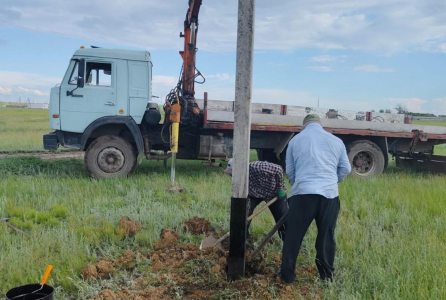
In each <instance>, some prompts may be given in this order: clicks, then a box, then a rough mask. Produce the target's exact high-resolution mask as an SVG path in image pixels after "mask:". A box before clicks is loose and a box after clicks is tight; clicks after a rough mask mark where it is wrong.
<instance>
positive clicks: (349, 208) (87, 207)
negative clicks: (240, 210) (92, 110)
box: [0, 158, 446, 299]
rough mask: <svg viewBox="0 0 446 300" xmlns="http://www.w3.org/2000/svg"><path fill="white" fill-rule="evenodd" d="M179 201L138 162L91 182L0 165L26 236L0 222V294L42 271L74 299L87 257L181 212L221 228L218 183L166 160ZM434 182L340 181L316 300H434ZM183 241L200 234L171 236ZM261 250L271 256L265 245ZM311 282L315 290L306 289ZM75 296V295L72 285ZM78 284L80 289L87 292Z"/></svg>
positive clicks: (76, 167)
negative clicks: (173, 170) (329, 276)
mask: <svg viewBox="0 0 446 300" xmlns="http://www.w3.org/2000/svg"><path fill="white" fill-rule="evenodd" d="M177 172H178V173H177V174H178V184H179V185H181V186H183V187H184V188H185V190H186V192H185V193H184V194H179V195H171V194H169V193H166V192H165V189H166V187H167V185H168V182H169V172H168V170H164V168H163V166H162V164H161V163H160V162H145V163H143V164H142V165H140V166H139V167H138V169H137V172H136V174H135V175H134V176H133V177H131V178H128V179H115V180H106V181H96V180H93V179H90V178H89V177H88V176H87V174H86V172H85V171H84V166H83V163H82V161H81V160H64V161H54V162H51V161H41V160H40V159H37V158H8V159H3V160H0V176H1V177H2V181H1V182H0V212H1V217H6V216H9V217H12V219H11V222H12V223H13V224H14V225H16V226H19V227H21V228H22V229H24V230H26V231H27V232H28V233H29V234H31V235H32V238H31V239H26V238H24V237H23V236H21V235H19V234H17V233H15V232H13V231H11V230H10V229H7V228H6V226H0V243H1V244H2V249H3V250H2V255H1V256H0V282H1V284H0V294H1V293H4V292H5V291H6V290H7V289H9V288H11V287H14V286H17V285H20V284H25V283H30V282H38V281H39V278H40V276H41V274H42V272H43V271H44V269H45V267H46V265H47V264H50V263H51V264H53V265H54V266H55V270H54V272H53V274H52V276H51V279H50V285H52V286H55V287H57V295H58V298H59V299H83V298H84V297H86V296H91V295H92V294H93V293H94V292H95V291H96V290H95V288H94V284H93V283H88V282H84V281H83V280H81V279H80V277H79V271H80V269H81V268H82V267H83V266H84V265H85V264H87V263H89V262H94V261H96V259H97V257H100V256H107V257H117V256H119V255H120V254H121V253H122V252H123V251H124V250H126V249H137V248H138V249H150V248H151V247H152V246H153V242H154V240H156V239H158V236H159V233H160V231H161V229H162V228H167V227H176V228H178V229H180V227H181V226H180V225H181V222H182V221H184V220H186V219H188V218H191V217H193V216H200V217H205V218H207V219H209V220H210V221H211V222H212V224H213V225H214V226H218V227H222V228H224V229H228V228H229V209H230V188H231V184H230V178H229V177H228V176H227V175H225V174H223V173H222V170H221V169H215V168H209V167H203V166H201V164H200V163H199V162H193V161H192V162H191V161H181V162H179V164H178V170H177ZM445 184H446V179H445V177H444V176H434V175H423V174H411V173H409V174H407V173H402V172H400V171H398V170H396V169H394V168H393V167H391V168H390V169H389V170H388V171H387V172H386V174H384V175H382V176H380V177H378V178H373V179H370V180H359V179H352V178H349V179H347V180H346V181H345V182H344V183H342V184H341V186H340V187H341V188H340V194H341V200H342V202H341V203H342V204H341V206H342V208H341V213H340V216H339V221H338V227H337V240H338V252H337V258H336V267H337V271H338V277H337V281H336V282H335V283H334V284H331V285H328V286H326V287H324V288H323V291H324V298H326V299H440V298H442V297H445V296H446V290H445V287H446V272H445V270H446V252H445V251H444V249H445V248H446V240H445V239H444V236H446V202H445V201H443V200H444V199H446V190H445V189H444V185H445ZM122 216H128V217H130V218H131V219H134V220H138V221H141V222H142V224H143V228H144V229H143V231H141V232H140V233H138V234H137V235H136V237H135V238H124V239H123V238H122V235H120V233H119V232H118V231H116V230H115V228H116V226H117V224H118V222H119V219H120V218H121V217H122ZM272 225H273V219H272V217H271V215H270V214H269V213H265V214H262V215H261V216H260V217H259V218H258V219H256V220H254V221H253V224H252V233H253V234H254V235H255V236H257V237H260V236H262V235H263V234H265V233H266V232H267V231H268V230H269V229H270V228H271V227H272ZM315 232H316V231H315V227H314V225H313V226H312V227H311V229H310V231H309V234H308V235H307V237H306V238H305V240H304V244H303V248H302V255H301V256H300V258H299V262H298V263H299V265H308V264H310V265H313V264H314V262H313V260H314V256H315V251H314V242H315ZM182 238H183V240H184V241H186V242H187V241H191V242H193V243H199V240H200V239H201V238H202V237H198V238H197V237H194V236H190V235H188V234H183V236H182ZM268 250H269V251H277V252H278V251H280V243H278V242H277V240H276V241H275V243H273V245H270V246H269V248H268ZM313 284H316V283H313ZM79 286H82V287H84V288H83V289H81V290H79V289H78V287H79ZM89 286H90V288H87V289H85V288H86V287H89Z"/></svg>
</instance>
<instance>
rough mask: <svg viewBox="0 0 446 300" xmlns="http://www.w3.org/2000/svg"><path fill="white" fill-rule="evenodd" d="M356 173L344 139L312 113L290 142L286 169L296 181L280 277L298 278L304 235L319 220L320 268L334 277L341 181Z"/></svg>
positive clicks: (327, 277) (290, 280)
mask: <svg viewBox="0 0 446 300" xmlns="http://www.w3.org/2000/svg"><path fill="white" fill-rule="evenodd" d="M350 172H351V166H350V162H349V160H348V157H347V151H346V149H345V146H344V143H343V142H342V141H341V140H340V139H339V138H337V137H335V136H334V135H332V134H331V133H328V132H326V131H325V130H324V129H323V128H322V126H321V123H320V119H319V116H317V115H308V116H306V117H305V119H304V122H303V130H302V132H301V133H299V134H297V135H296V136H295V137H294V138H293V139H292V140H291V141H290V142H289V144H288V149H287V153H286V173H287V175H288V178H289V181H290V184H291V185H292V188H291V193H290V198H288V201H289V214H288V220H287V225H286V234H285V241H284V244H283V252H282V265H281V268H280V276H281V278H282V281H283V283H284V284H288V285H290V284H292V283H293V282H294V279H295V276H296V274H295V268H296V260H297V256H298V254H299V250H300V246H301V244H302V240H303V238H304V236H305V233H306V232H307V230H308V227H309V226H310V224H311V222H313V220H316V225H317V229H318V235H317V238H316V252H317V254H316V266H317V268H318V271H319V275H320V277H321V279H323V280H331V279H332V278H333V272H334V268H333V262H334V257H335V251H336V241H335V236H334V230H335V227H336V221H337V218H338V213H339V206H340V203H339V192H338V183H339V182H341V181H342V180H343V179H344V178H345V177H346V176H347V175H348V174H350Z"/></svg>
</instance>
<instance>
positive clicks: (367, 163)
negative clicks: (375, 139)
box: [347, 140, 385, 177]
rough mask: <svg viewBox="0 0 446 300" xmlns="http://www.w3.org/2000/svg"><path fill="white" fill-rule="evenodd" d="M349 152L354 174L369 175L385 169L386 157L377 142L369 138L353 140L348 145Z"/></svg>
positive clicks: (352, 173) (377, 173) (358, 175)
mask: <svg viewBox="0 0 446 300" xmlns="http://www.w3.org/2000/svg"><path fill="white" fill-rule="evenodd" d="M347 154H348V159H349V160H350V164H351V165H352V172H351V175H352V176H356V177H369V176H375V175H380V174H381V173H382V172H383V171H384V165H385V158H384V155H383V153H382V151H381V149H380V148H379V147H378V146H377V145H376V144H375V143H372V142H370V141H367V140H361V141H355V142H352V143H351V144H349V145H348V147H347Z"/></svg>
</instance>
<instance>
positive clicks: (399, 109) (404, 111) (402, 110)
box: [379, 103, 444, 117]
mask: <svg viewBox="0 0 446 300" xmlns="http://www.w3.org/2000/svg"><path fill="white" fill-rule="evenodd" d="M395 110H396V113H397V114H401V115H410V116H414V117H437V116H436V115H434V114H431V113H418V112H412V111H409V110H408V109H407V108H406V106H404V105H403V104H401V103H399V104H397V105H396V107H395ZM379 112H380V113H386V114H390V113H392V110H391V109H389V108H387V109H380V110H379ZM438 117H444V115H439V116H438Z"/></svg>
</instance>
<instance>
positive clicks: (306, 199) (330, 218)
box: [280, 194, 340, 283]
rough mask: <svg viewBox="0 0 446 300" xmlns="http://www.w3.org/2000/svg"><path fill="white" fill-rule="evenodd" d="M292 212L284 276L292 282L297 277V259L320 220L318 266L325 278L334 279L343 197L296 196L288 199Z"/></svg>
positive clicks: (287, 234)
mask: <svg viewBox="0 0 446 300" xmlns="http://www.w3.org/2000/svg"><path fill="white" fill-rule="evenodd" d="M288 201H289V213H288V220H287V222H286V234H285V241H284V243H283V251H282V266H281V268H280V276H281V277H282V280H283V281H284V282H285V283H292V282H293V281H294V278H295V276H296V271H295V269H296V260H297V255H298V254H299V250H300V246H301V244H302V240H303V238H304V236H305V233H306V232H307V230H308V227H310V224H311V222H313V220H316V225H317V231H318V234H317V238H316V253H317V254H316V266H317V269H318V271H319V275H320V277H321V279H323V280H327V279H332V278H333V272H334V268H333V262H334V258H335V251H336V241H335V235H334V231H335V227H336V220H337V219H338V214H339V207H340V203H339V197H336V198H334V199H327V198H325V197H324V196H321V195H312V194H310V195H296V196H292V197H290V198H289V199H288Z"/></svg>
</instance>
